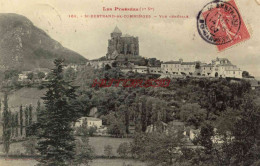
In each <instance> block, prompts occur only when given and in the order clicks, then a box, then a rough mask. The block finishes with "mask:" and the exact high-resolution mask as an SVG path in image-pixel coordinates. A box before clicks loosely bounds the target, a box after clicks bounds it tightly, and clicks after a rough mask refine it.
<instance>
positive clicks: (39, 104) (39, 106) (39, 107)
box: [36, 100, 41, 121]
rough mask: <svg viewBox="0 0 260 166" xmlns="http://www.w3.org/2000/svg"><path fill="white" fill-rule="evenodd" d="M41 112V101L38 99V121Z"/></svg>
mask: <svg viewBox="0 0 260 166" xmlns="http://www.w3.org/2000/svg"><path fill="white" fill-rule="evenodd" d="M40 112H41V102H40V100H38V101H37V107H36V117H37V121H38V120H39V115H40Z"/></svg>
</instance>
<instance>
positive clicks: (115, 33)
mask: <svg viewBox="0 0 260 166" xmlns="http://www.w3.org/2000/svg"><path fill="white" fill-rule="evenodd" d="M121 36H122V32H121V31H120V29H119V28H118V27H117V26H116V27H115V29H114V31H113V32H112V33H111V37H112V38H118V37H121Z"/></svg>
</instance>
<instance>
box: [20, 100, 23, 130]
mask: <svg viewBox="0 0 260 166" xmlns="http://www.w3.org/2000/svg"><path fill="white" fill-rule="evenodd" d="M20 134H21V135H23V106H22V105H21V106H20Z"/></svg>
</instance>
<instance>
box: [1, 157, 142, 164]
mask: <svg viewBox="0 0 260 166" xmlns="http://www.w3.org/2000/svg"><path fill="white" fill-rule="evenodd" d="M124 163H125V164H131V165H132V166H146V164H145V163H143V162H140V161H134V160H122V159H95V160H93V161H92V162H91V163H90V166H123V164H124ZM35 164H37V161H35V160H31V159H3V158H1V159H0V165H1V166H14V165H15V166H16V165H19V166H34V165H35ZM82 166H83V165H82Z"/></svg>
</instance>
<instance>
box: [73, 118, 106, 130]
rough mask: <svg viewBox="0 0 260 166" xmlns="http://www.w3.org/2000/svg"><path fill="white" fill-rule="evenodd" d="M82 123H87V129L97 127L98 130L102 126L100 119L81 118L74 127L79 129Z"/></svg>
mask: <svg viewBox="0 0 260 166" xmlns="http://www.w3.org/2000/svg"><path fill="white" fill-rule="evenodd" d="M84 122H86V123H87V126H88V127H97V129H99V128H100V127H101V126H102V119H99V118H93V117H81V118H80V119H78V121H77V122H76V123H75V125H74V126H75V127H80V126H82V124H83V123H84Z"/></svg>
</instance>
